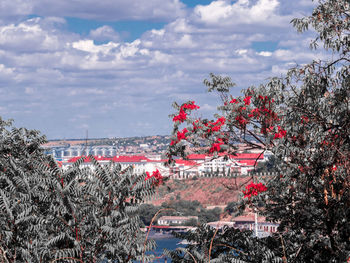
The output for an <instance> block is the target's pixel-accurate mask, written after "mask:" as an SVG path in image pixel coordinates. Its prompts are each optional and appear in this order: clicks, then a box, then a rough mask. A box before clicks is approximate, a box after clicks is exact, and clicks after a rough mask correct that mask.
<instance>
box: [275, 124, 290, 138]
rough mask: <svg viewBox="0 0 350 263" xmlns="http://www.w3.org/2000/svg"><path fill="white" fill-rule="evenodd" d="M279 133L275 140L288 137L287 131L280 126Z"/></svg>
mask: <svg viewBox="0 0 350 263" xmlns="http://www.w3.org/2000/svg"><path fill="white" fill-rule="evenodd" d="M277 128H278V132H277V133H276V134H275V137H274V139H280V138H283V137H284V136H286V135H287V132H286V130H284V129H282V128H281V127H280V126H277Z"/></svg>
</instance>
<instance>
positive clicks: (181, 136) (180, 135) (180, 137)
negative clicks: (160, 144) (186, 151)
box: [170, 128, 188, 146]
mask: <svg viewBox="0 0 350 263" xmlns="http://www.w3.org/2000/svg"><path fill="white" fill-rule="evenodd" d="M187 132H188V130H187V128H184V129H183V130H182V131H178V132H177V140H176V141H171V143H170V145H171V146H173V145H174V144H177V143H178V142H179V141H181V140H186V133H187Z"/></svg>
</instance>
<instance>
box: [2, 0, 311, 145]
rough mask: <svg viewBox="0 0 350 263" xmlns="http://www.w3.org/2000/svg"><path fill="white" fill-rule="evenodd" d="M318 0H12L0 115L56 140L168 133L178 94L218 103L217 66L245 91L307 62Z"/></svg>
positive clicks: (6, 5) (208, 106)
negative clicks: (305, 25) (303, 24)
mask: <svg viewBox="0 0 350 263" xmlns="http://www.w3.org/2000/svg"><path fill="white" fill-rule="evenodd" d="M312 5H313V4H312V1H311V0H294V1H290V0H236V1H230V0H225V1H222V0H220V1H211V0H147V1H145V0H99V1H96V0H74V1H71V0H59V1H52V0H2V1H1V2H0V116H1V117H2V118H3V119H9V118H12V119H14V120H15V125H16V126H21V127H22V126H24V127H27V128H30V129H37V130H40V131H41V132H42V133H43V134H46V135H47V137H48V139H54V138H57V139H62V138H84V137H85V134H86V130H88V132H89V137H90V138H98V137H127V136H143V135H155V134H169V133H170V131H171V120H170V119H169V117H168V115H169V114H170V113H172V111H173V110H172V107H171V104H172V102H174V101H177V102H179V103H182V102H184V101H187V100H195V101H196V102H197V103H198V104H199V105H200V106H202V107H201V110H200V111H199V112H198V115H199V116H205V115H206V114H209V113H211V112H212V111H213V109H215V105H217V103H218V99H217V98H216V97H215V96H213V95H212V94H208V93H206V89H205V87H204V85H203V84H202V83H203V80H204V79H205V78H207V77H208V75H209V73H210V72H213V73H215V74H220V75H227V76H230V77H231V78H232V80H233V81H234V82H235V83H236V84H237V86H236V88H235V89H233V90H232V93H233V94H234V95H238V94H239V93H240V90H241V89H243V88H246V87H248V86H250V85H252V84H254V85H256V84H259V83H263V82H264V81H266V79H267V78H268V77H271V76H281V74H283V73H284V72H285V70H286V69H287V68H289V67H291V66H292V65H295V64H296V63H298V64H301V63H305V62H309V61H310V60H312V59H313V58H315V57H316V56H318V55H317V52H315V51H311V50H309V48H308V46H309V43H310V40H311V38H312V32H310V33H307V34H298V33H296V31H295V30H294V29H293V28H292V26H291V24H290V20H291V19H292V18H294V17H302V16H305V15H308V14H310V11H311V10H312Z"/></svg>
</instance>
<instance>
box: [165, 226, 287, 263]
mask: <svg viewBox="0 0 350 263" xmlns="http://www.w3.org/2000/svg"><path fill="white" fill-rule="evenodd" d="M176 237H178V238H180V239H186V240H188V241H189V245H187V247H186V248H177V249H176V250H174V251H168V250H165V255H166V256H168V257H170V258H171V260H172V262H174V263H180V262H181V263H183V262H194V259H195V260H196V262H198V263H207V262H209V259H210V262H237V263H247V262H282V260H281V259H276V258H278V257H279V258H281V256H282V254H281V253H280V252H278V254H275V253H276V251H274V247H275V246H278V244H276V243H275V242H276V240H275V239H273V238H272V237H268V238H266V239H259V238H256V237H253V233H252V231H249V230H239V229H235V228H229V227H224V228H223V229H222V230H221V231H219V232H216V231H215V229H214V228H212V227H209V226H206V225H204V224H203V225H200V226H199V227H198V228H197V229H196V230H195V231H194V232H188V233H187V234H176ZM272 259H275V261H272Z"/></svg>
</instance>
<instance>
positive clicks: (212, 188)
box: [151, 177, 250, 207]
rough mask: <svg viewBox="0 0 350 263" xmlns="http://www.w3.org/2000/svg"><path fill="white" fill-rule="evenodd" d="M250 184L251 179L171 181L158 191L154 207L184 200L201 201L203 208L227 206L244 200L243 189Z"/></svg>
mask: <svg viewBox="0 0 350 263" xmlns="http://www.w3.org/2000/svg"><path fill="white" fill-rule="evenodd" d="M249 182H250V177H239V178H236V179H234V178H222V177H216V178H198V179H188V180H169V181H167V182H165V184H163V185H162V186H160V187H159V188H158V190H157V194H156V196H155V199H154V200H152V202H151V203H152V204H153V205H161V204H162V203H163V202H168V201H171V200H177V199H183V200H189V201H194V200H197V201H199V202H200V203H201V204H202V205H203V206H205V207H207V206H225V205H227V204H228V203H229V202H232V201H237V200H238V198H242V196H241V193H242V189H243V188H244V187H245V186H246V184H247V183H249Z"/></svg>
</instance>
